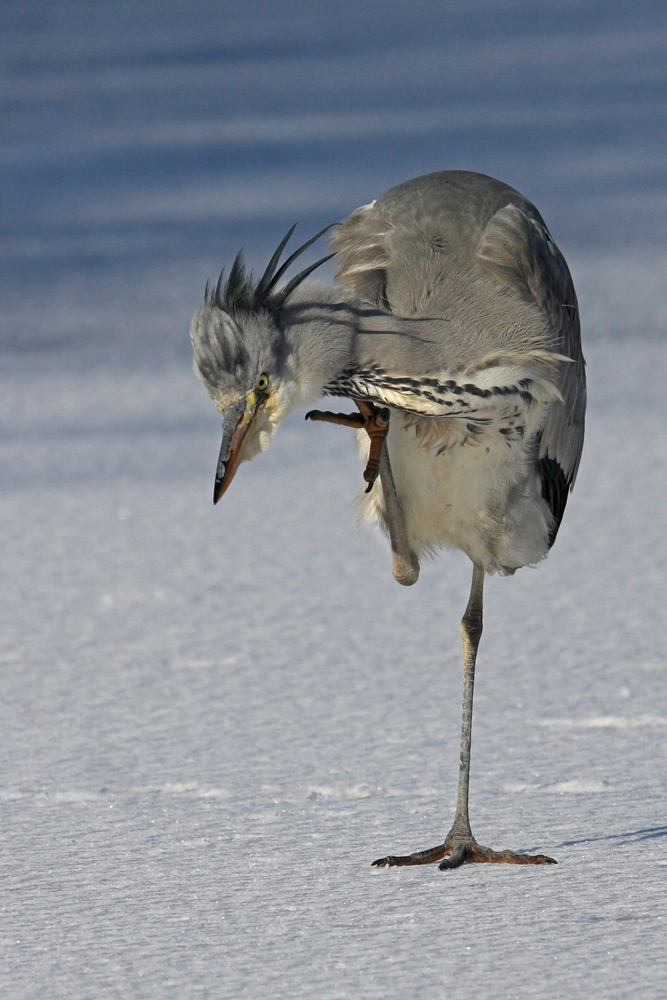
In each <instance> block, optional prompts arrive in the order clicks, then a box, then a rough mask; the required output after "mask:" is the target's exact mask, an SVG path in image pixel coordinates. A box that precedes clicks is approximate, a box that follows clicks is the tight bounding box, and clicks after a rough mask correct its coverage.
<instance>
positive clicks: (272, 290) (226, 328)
mask: <svg viewBox="0 0 667 1000" xmlns="http://www.w3.org/2000/svg"><path fill="white" fill-rule="evenodd" d="M327 228H329V227H327ZM293 232H294V226H292V228H291V229H290V231H289V232H288V233H287V236H286V237H285V238H284V239H283V240H282V242H281V243H280V246H279V247H278V249H277V250H276V252H275V253H274V255H273V257H272V258H271V260H270V262H269V265H268V267H267V268H266V271H265V272H264V274H263V275H262V277H261V278H260V279H259V281H258V282H257V283H256V284H255V283H254V282H253V278H252V275H247V274H246V271H245V267H244V265H243V257H242V255H241V254H240V253H239V254H238V255H237V257H236V260H235V261H234V264H233V265H232V268H231V271H230V273H229V277H228V279H227V281H226V283H225V284H223V275H222V274H221V275H220V279H219V280H218V283H217V285H216V286H215V288H213V289H209V288H208V286H207V289H206V293H205V297H204V304H203V305H202V306H201V308H200V309H198V310H197V312H196V313H195V314H194V316H193V318H192V324H191V327H190V339H191V341H192V351H193V355H194V366H195V372H196V374H197V375H198V376H199V378H200V379H201V381H202V382H203V384H204V387H205V388H206V391H207V392H208V394H209V395H210V396H211V398H212V399H213V401H214V402H215V404H216V405H217V407H218V409H219V410H220V412H221V413H222V430H223V434H222V447H221V449H220V457H219V459H218V467H217V470H216V476H215V487H214V491H213V502H214V503H217V502H218V500H219V499H220V498H221V497H222V495H223V493H224V492H225V490H226V489H227V488H228V486H229V484H230V483H231V481H232V479H233V478H234V474H235V473H236V470H237V468H238V467H239V465H240V464H241V462H243V461H246V460H248V459H251V458H254V457H255V455H258V454H259V453H260V452H262V451H265V450H266V448H267V447H268V445H269V442H270V440H271V437H272V436H273V433H274V431H275V429H276V428H277V427H278V425H279V424H281V423H282V421H283V420H284V419H285V417H287V416H288V415H289V414H290V413H291V412H292V410H293V409H294V408H295V407H296V406H297V405H298V404H299V385H298V379H297V376H298V373H297V372H296V371H295V370H294V363H293V357H292V350H291V348H290V345H289V342H288V340H287V339H286V337H285V333H284V331H283V328H282V326H281V322H280V319H281V316H280V314H281V310H282V308H283V306H284V304H285V302H286V301H287V299H288V297H289V296H290V295H291V294H292V292H293V291H294V289H295V288H296V287H297V286H298V285H300V284H301V282H302V281H303V280H304V278H306V277H308V275H309V274H310V273H311V271H313V270H314V269H315V268H316V267H319V265H320V264H323V263H324V261H326V260H329V257H330V256H331V255H329V256H327V257H323V258H322V259H321V260H318V261H316V262H315V263H314V264H311V265H310V267H307V268H306V269H305V270H303V271H301V272H300V273H299V274H297V275H296V277H294V278H292V280H291V281H289V282H288V284H287V285H285V286H284V287H283V288H281V289H279V290H276V284H277V283H278V281H279V280H280V278H281V277H282V276H283V274H284V273H285V271H286V270H287V268H288V267H289V266H290V264H291V263H292V262H293V261H294V260H295V259H296V257H298V256H299V254H301V253H302V252H303V251H304V250H305V249H306V248H307V247H309V246H310V245H311V243H314V241H315V240H316V239H318V238H319V237H320V236H321V235H322V233H324V232H326V230H324V229H323V230H322V232H319V233H317V235H316V236H314V237H313V238H312V239H310V240H308V242H307V243H304V244H303V246H301V247H299V249H298V250H296V251H295V252H294V253H293V254H292V255H291V256H290V257H288V259H287V260H286V261H285V262H284V263H283V264H282V265H280V267H278V263H279V261H280V256H281V254H282V252H283V250H284V249H285V246H286V245H287V241H288V240H289V238H290V236H291V235H292V233H293Z"/></svg>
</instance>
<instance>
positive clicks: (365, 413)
mask: <svg viewBox="0 0 667 1000" xmlns="http://www.w3.org/2000/svg"><path fill="white" fill-rule="evenodd" d="M355 402H356V405H357V408H358V409H359V413H331V412H329V411H328V410H310V411H309V412H308V413H307V414H306V420H321V421H325V422H326V423H330V424H342V425H343V426H344V427H354V428H361V427H363V428H364V429H365V430H366V433H367V434H368V436H369V438H370V439H371V446H370V452H369V455H368V462H367V463H366V468H365V470H364V480H365V481H366V482H367V483H368V486H367V487H366V492H367V493H369V492H370V490H372V488H373V484H374V483H375V480H376V479H377V477H378V475H379V476H380V482H381V483H382V494H383V497H384V506H385V513H386V517H387V526H388V528H389V538H390V540H391V551H392V554H393V572H394V579H395V580H396V581H397V582H398V583H400V584H401V585H402V586H404V587H411V586H412V584H414V583H416V582H417V580H418V579H419V560H418V559H417V556H416V555H415V554H414V552H413V551H412V549H411V548H410V543H409V542H408V536H407V532H406V530H405V519H404V517H403V513H402V511H401V505H400V501H399V499H398V493H397V491H396V485H395V483H394V476H393V473H392V471H391V462H390V461H389V450H388V448H387V432H388V430H389V410H388V409H387V408H386V407H382V408H378V407H377V406H375V405H374V404H373V403H369V402H366V401H365V400H355Z"/></svg>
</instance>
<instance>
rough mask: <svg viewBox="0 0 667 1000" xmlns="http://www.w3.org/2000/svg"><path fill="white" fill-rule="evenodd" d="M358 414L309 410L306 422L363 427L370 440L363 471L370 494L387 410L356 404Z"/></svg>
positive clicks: (371, 404) (377, 465) (366, 404)
mask: <svg viewBox="0 0 667 1000" xmlns="http://www.w3.org/2000/svg"><path fill="white" fill-rule="evenodd" d="M357 406H358V407H359V410H360V412H359V413H330V412H329V411H328V410H310V411H309V412H308V413H307V414H306V417H305V419H306V420H322V421H324V422H326V423H329V424H342V425H343V427H355V428H361V427H363V428H364V429H365V431H366V433H367V434H368V436H369V438H370V439H371V447H370V452H369V455H368V462H367V463H366V468H365V470H364V481H365V482H367V483H368V486H367V487H366V492H367V493H370V491H371V490H372V489H373V483H374V482H375V480H376V479H377V477H378V475H379V474H380V452H381V451H382V444H383V442H384V439H385V438H386V436H387V431H388V430H389V410H388V409H387V407H386V406H383V407H380V408H378V407H377V406H374V405H373V403H366V402H357Z"/></svg>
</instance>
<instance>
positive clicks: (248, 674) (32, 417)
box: [0, 0, 667, 1000]
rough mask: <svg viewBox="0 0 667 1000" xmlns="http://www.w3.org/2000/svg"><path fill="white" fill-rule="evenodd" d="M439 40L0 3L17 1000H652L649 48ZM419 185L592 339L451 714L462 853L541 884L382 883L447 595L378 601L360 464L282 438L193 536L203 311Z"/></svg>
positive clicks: (10, 967) (3, 823)
mask: <svg viewBox="0 0 667 1000" xmlns="http://www.w3.org/2000/svg"><path fill="white" fill-rule="evenodd" d="M278 7H280V9H278ZM441 8H442V4H440V3H438V4H436V3H435V2H433V3H429V2H427V0H421V2H418V3H415V4H410V5H409V7H407V8H406V9H405V10H404V9H403V8H402V7H401V6H399V5H393V4H383V5H382V6H380V5H379V4H374V3H365V4H361V5H358V4H354V5H353V4H352V3H349V4H347V3H345V2H343V0H337V2H336V3H332V4H329V5H328V6H327V8H326V12H325V8H324V7H323V8H322V13H321V14H318V15H317V16H313V15H312V5H311V6H306V5H305V4H303V5H301V4H299V3H297V2H292V3H285V4H281V5H275V6H273V5H272V6H262V5H259V4H255V5H248V4H238V5H237V4H234V3H230V4H225V5H224V9H223V7H222V5H216V4H213V3H206V2H203V0H200V2H199V3H196V4H188V5H185V4H179V3H168V2H166V0H165V2H162V3H159V2H157V0H153V2H148V3H145V4H142V5H127V6H123V7H122V8H121V7H120V6H119V5H116V4H113V3H100V4H96V5H94V6H93V5H88V4H84V3H74V2H71V0H63V2H61V3H59V4H58V5H52V4H46V3H41V2H40V3H35V2H27V3H26V2H24V3H20V4H18V3H17V4H12V3H7V4H5V5H3V9H2V12H1V13H0V19H1V22H2V23H1V25H0V27H2V29H3V30H2V31H1V32H0V45H1V46H2V51H3V63H2V65H3V70H2V73H3V76H2V81H3V86H2V92H1V96H0V102H1V103H0V110H1V111H2V114H0V122H1V123H2V128H3V129H4V130H5V139H6V141H5V143H4V146H3V151H2V153H0V174H1V178H2V190H3V199H4V207H3V229H2V236H1V238H0V246H1V249H2V253H3V258H4V263H5V269H4V272H3V277H2V279H1V282H2V296H3V302H4V309H3V312H4V316H3V329H2V333H1V336H2V344H3V352H2V366H1V369H0V414H1V418H0V419H1V427H2V433H1V436H0V469H1V473H2V497H1V499H0V509H1V515H0V524H1V525H2V529H1V530H2V534H3V540H2V553H3V559H2V564H1V565H0V573H1V574H2V579H3V590H2V595H3V596H2V603H1V605H0V616H1V617H0V623H1V624H0V679H1V685H2V686H1V698H0V733H1V734H2V754H1V755H0V756H1V761H0V830H1V831H2V836H1V839H0V857H1V865H2V869H1V871H2V880H1V882H0V885H1V886H2V894H1V895H2V901H1V904H0V913H1V917H0V942H1V945H0V947H1V952H0V988H1V989H2V990H3V995H5V996H7V997H10V998H12V1000H13V998H15V997H16V998H18V997H21V998H23V997H25V998H28V997H30V998H32V997H35V998H37V997H39V998H44V997H49V998H50V997H54V998H56V997H58V998H60V997H63V998H68V1000H79V998H88V997H97V996H102V995H105V996H106V995H108V996H118V997H124V998H125V997H138V998H144V997H146V998H151V1000H153V998H162V997H172V996H173V997H179V998H181V997H183V998H188V997H195V996H211V997H225V998H227V997H233V998H236V997H249V998H253V1000H256V998H257V1000H269V998H274V997H299V998H301V997H303V998H310V997H313V996H317V997H319V998H321V1000H338V998H348V997H349V998H355V1000H357V998H360V1000H366V998H369V1000H370V998H385V997H387V998H400V1000H403V998H406V1000H408V998H410V1000H411V998H420V1000H422V998H424V1000H439V998H441V997H447V998H452V1000H471V998H472V1000H478V998H479V1000H487V998H488V1000H496V998H501V1000H505V998H507V1000H510V998H515V997H519V998H533V997H534V998H539V1000H561V998H562V1000H579V998H582V1000H583V998H586V1000H588V998H590V997H594V998H596V1000H597V998H600V1000H607V998H619V1000H620V998H627V997H633V998H641V1000H644V998H645V1000H649V998H656V1000H657V998H661V997H663V996H664V995H665V993H666V992H667V990H666V988H665V982H667V962H666V961H665V940H666V935H665V926H664V925H665V923H666V922H667V907H666V906H665V901H666V899H667V888H666V884H665V883H666V880H667V806H666V792H667V779H666V771H665V768H666V763H667V761H666V753H665V751H666V750H667V698H666V697H665V673H666V671H667V656H666V650H665V642H664V634H665V602H664V581H665V565H666V558H665V542H664V539H665V533H666V529H667V523H666V522H667V517H666V516H665V496H666V495H667V431H666V429H665V415H666V414H665V402H664V385H665V383H666V381H667V359H666V357H665V350H664V326H665V315H666V313H667V309H666V306H665V292H664V286H665V281H664V276H665V256H666V254H665V222H664V206H665V192H666V191H667V172H666V162H665V159H664V149H663V147H662V146H661V145H660V140H659V136H660V132H661V129H662V131H663V132H664V123H665V121H664V120H665V111H664V95H665V79H664V42H665V28H664V12H663V11H662V10H661V5H658V4H653V3H649V2H644V3H641V2H640V3H634V4H629V3H613V2H612V3H609V2H607V3H604V4H602V3H600V4H598V3H595V2H590V0H589V2H584V0H582V2H571V3H561V4H560V5H556V10H555V11H554V9H553V5H547V4H536V3H530V4H529V3H520V2H510V0H507V2H502V0H496V2H493V0H479V2H474V3H473V2H469V3H466V4H463V3H461V4H456V3H452V4H450V5H448V8H447V12H446V14H443V13H442V10H441ZM308 11H311V14H310V15H309V14H308ZM369 40H370V41H369ZM661 60H662V62H661ZM661 102H662V104H661ZM369 130H370V132H369ZM443 167H469V168H471V169H478V170H484V171H487V172H489V173H492V174H495V175H497V176H501V177H502V178H503V179H505V180H508V181H509V182H510V183H514V184H515V185H516V186H517V187H519V188H521V189H522V190H524V191H525V193H526V194H528V195H530V196H532V197H533V198H534V199H535V201H536V202H537V204H538V206H539V207H540V209H541V210H542V211H543V213H544V214H545V215H546V217H547V221H548V222H549V223H550V225H551V228H552V230H553V232H554V234H555V235H556V237H557V239H558V240H559V242H560V243H561V245H562V247H563V249H564V250H565V252H566V255H567V256H568V259H569V260H570V262H571V265H572V269H573V272H574V276H575V282H576V284H577V287H578V290H579V292H580V299H581V302H582V312H583V315H584V321H585V326H586V332H587V334H588V338H587V357H588V361H589V377H590V388H591V402H590V410H589V424H588V438H587V444H586V452H585V457H584V463H583V466H582V471H581V475H580V479H579V482H578V484H577V489H576V491H575V493H574V494H573V496H572V499H571V501H570V506H569V508H568V511H567V514H566V517H565V521H564V524H563V529H562V531H561V535H560V537H559V539H558V543H557V545H556V547H555V549H554V551H553V553H552V554H551V556H550V557H549V559H548V561H547V562H546V563H545V564H543V565H541V566H540V567H539V568H537V569H535V570H523V571H522V572H520V573H519V574H517V576H516V577H514V578H513V579H510V580H496V579H492V580H490V581H489V585H488V588H487V595H488V596H487V606H486V619H485V634H484V639H483V647H482V652H481V656H480V667H479V680H478V685H477V692H476V712H475V739H474V745H473V784H472V817H473V824H474V828H475V830H476V832H477V834H478V836H479V838H480V840H481V841H482V842H484V843H489V844H491V845H492V846H495V847H506V846H507V847H512V848H514V849H518V850H527V851H531V850H539V851H544V852H546V853H548V854H552V855H553V856H555V857H556V858H557V859H558V861H559V865H558V866H557V867H553V868H535V869H523V868H516V869H515V868H509V867H507V868H506V867H503V866H498V867H495V866H483V867H482V866H469V867H465V868H464V869H462V870H460V871H457V872H455V873H441V872H438V871H437V868H436V867H434V866H429V867H424V868H420V869H412V870H411V869H404V870H382V871H378V870H375V869H372V868H371V867H370V862H371V861H372V860H373V858H374V857H377V856H379V855H381V854H384V853H387V852H389V851H391V852H402V851H409V850H413V849H419V848H423V847H427V846H430V845H431V844H434V843H436V842H437V841H438V839H439V838H440V837H441V836H442V834H443V833H444V832H445V831H446V829H447V827H448V824H449V822H450V820H451V816H452V810H453V805H454V796H455V783H456V773H457V757H458V728H459V706H460V676H459V675H460V653H459V640H458V634H457V624H458V620H459V618H460V615H461V612H462V609H463V606H464V603H465V599H466V593H467V586H468V573H469V571H468V566H467V564H466V560H465V559H464V558H463V557H462V556H461V555H460V554H451V555H443V556H441V557H440V559H439V560H438V561H437V562H434V563H433V564H431V565H428V566H426V567H425V569H424V572H423V576H422V578H421V579H420V582H419V583H418V585H417V586H416V587H415V588H413V589H412V590H404V589H402V588H399V587H398V586H396V584H395V583H394V582H393V580H392V578H391V573H390V566H389V558H388V556H387V553H386V552H385V551H384V549H383V547H382V545H381V544H376V542H375V541H374V540H373V539H372V538H371V539H369V538H368V537H367V536H366V535H365V534H363V533H361V534H360V533H358V532H356V531H355V529H354V516H353V511H352V505H351V503H350V499H351V497H352V495H353V494H354V492H355V491H356V489H357V488H358V486H359V485H360V483H361V477H360V468H359V466H358V463H357V459H356V456H355V454H354V448H353V446H352V439H351V435H350V434H348V432H346V431H344V430H341V429H339V428H332V427H326V426H318V427H312V426H308V427H307V426H305V425H304V424H303V423H302V421H301V420H300V419H298V418H295V419H293V420H292V421H291V422H290V423H289V424H288V425H287V426H286V427H285V428H283V430H282V432H281V433H280V434H279V436H278V437H277V439H276V440H275V443H274V445H273V446H272V448H271V450H270V452H269V453H267V454H266V455H265V456H262V457H261V458H260V459H259V460H258V461H256V462H254V463H252V464H250V465H247V466H244V467H243V469H242V470H241V471H240V473H239V474H238V477H237V479H236V481H235V483H234V486H233V488H232V490H231V491H230V493H229V494H227V495H226V497H225V499H224V501H223V503H222V504H220V505H219V506H218V507H217V508H215V509H214V508H213V506H212V505H211V500H210V498H211V493H212V484H213V471H214V465H215V460H216V458H217V449H218V446H219V440H218V430H219V426H218V425H219V418H218V415H217V413H216V412H215V409H214V408H213V407H212V404H210V403H209V402H208V400H207V399H206V397H205V395H204V393H203V390H202V389H201V388H200V386H199V385H198V384H197V383H196V381H195V380H194V378H193V376H192V374H191V371H190V362H189V358H188V347H187V340H186V333H185V331H186V329H187V324H188V320H189V315H190V313H191V312H192V310H193V308H194V307H195V306H196V305H197V303H198V301H199V299H200V297H201V293H202V289H203V283H204V280H205V279H206V278H207V277H209V276H211V275H212V274H214V273H215V272H216V270H217V269H218V268H219V267H220V266H221V264H222V263H225V262H228V261H229V259H230V254H231V253H233V252H234V251H235V250H236V249H237V248H238V246H239V245H241V244H245V245H246V246H247V248H248V252H249V256H250V257H251V259H253V260H255V261H256V262H257V263H260V262H261V261H262V260H263V259H265V255H266V252H267V250H268V248H269V247H270V245H271V244H272V243H275V241H276V237H278V236H279V235H280V233H281V231H284V230H285V229H286V228H287V225H288V224H289V223H290V222H291V221H293V218H295V217H299V218H300V219H301V220H302V227H301V228H302V231H303V232H304V233H306V234H308V233H309V232H310V231H312V229H313V227H314V226H315V225H317V224H318V223H320V222H321V224H324V223H325V222H327V221H330V219H331V218H337V217H340V216H341V215H343V214H344V213H345V212H347V211H349V210H350V209H351V208H353V207H354V206H356V205H357V204H360V203H362V202H363V201H366V200H368V199H369V198H372V197H373V196H375V195H377V194H379V193H381V191H382V190H384V189H385V188H386V187H388V186H389V185H391V184H392V183H396V182H398V181H400V180H403V179H405V178H407V177H409V176H414V175H416V174H418V173H421V172H425V171H426V170H430V169H438V168H443Z"/></svg>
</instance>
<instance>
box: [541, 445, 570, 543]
mask: <svg viewBox="0 0 667 1000" xmlns="http://www.w3.org/2000/svg"><path fill="white" fill-rule="evenodd" d="M537 465H538V468H539V472H540V480H541V483H542V499H543V500H544V501H545V502H546V504H547V506H548V507H549V510H550V511H551V513H552V516H553V519H554V522H553V525H552V527H551V530H550V532H549V548H551V546H552V545H553V544H554V542H555V541H556V537H557V535H558V529H559V528H560V525H561V521H562V520H563V514H564V513H565V508H566V506H567V498H568V496H569V493H570V480H569V479H568V478H567V477H566V475H565V473H564V472H563V470H562V469H561V467H560V465H559V464H558V462H557V461H556V459H555V458H548V457H547V456H545V457H544V458H540V459H538V462H537Z"/></svg>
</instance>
